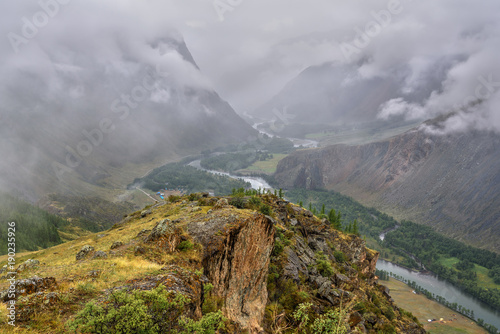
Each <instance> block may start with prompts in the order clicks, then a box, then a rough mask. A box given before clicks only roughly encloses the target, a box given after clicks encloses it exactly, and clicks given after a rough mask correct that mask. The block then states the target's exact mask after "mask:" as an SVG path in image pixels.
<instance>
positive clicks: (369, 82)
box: [252, 57, 460, 135]
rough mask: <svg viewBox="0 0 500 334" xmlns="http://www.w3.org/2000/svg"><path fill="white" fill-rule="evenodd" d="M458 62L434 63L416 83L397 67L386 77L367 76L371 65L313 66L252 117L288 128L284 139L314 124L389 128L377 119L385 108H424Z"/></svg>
mask: <svg viewBox="0 0 500 334" xmlns="http://www.w3.org/2000/svg"><path fill="white" fill-rule="evenodd" d="M459 58H460V57H443V58H440V59H437V60H435V61H434V63H433V65H432V66H430V68H429V70H428V71H425V72H424V73H420V74H419V76H418V80H415V79H416V78H412V72H411V70H410V69H409V68H408V67H397V66H395V67H394V68H393V70H392V71H391V72H390V73H384V75H377V74H374V75H362V74H361V72H362V68H363V67H364V66H365V67H369V62H368V61H362V62H360V63H357V64H349V65H339V64H334V63H325V64H322V65H318V66H311V67H308V68H306V69H305V70H303V71H302V72H301V73H300V74H299V75H297V76H296V77H295V78H294V79H292V80H291V81H290V82H288V84H287V85H286V86H285V87H284V88H283V89H282V90H281V91H280V92H279V93H278V94H276V95H275V96H274V97H273V98H271V99H270V100H269V101H268V102H266V103H265V104H264V105H262V106H261V107H259V108H257V109H256V110H255V111H254V112H253V113H252V115H253V116H256V117H259V118H261V119H266V120H271V119H275V120H276V121H280V122H284V123H285V124H284V125H285V126H284V129H281V128H280V130H282V132H283V133H287V130H289V131H292V130H291V129H293V131H294V132H295V133H288V134H287V135H301V133H300V128H301V127H304V126H305V127H307V126H308V125H309V124H316V125H317V126H318V125H324V124H325V123H326V124H331V125H337V126H338V125H341V126H346V125H354V126H355V125H360V124H370V123H373V122H378V123H380V124H384V123H387V122H386V121H381V120H380V119H377V114H378V113H379V107H380V106H381V105H382V104H384V103H385V102H387V101H389V100H391V99H395V98H401V97H404V99H405V100H406V101H408V102H413V103H422V101H424V100H425V99H427V98H428V97H429V96H430V94H431V93H432V92H433V91H439V90H440V88H441V85H442V82H443V80H444V78H445V77H446V72H447V70H448V69H449V68H450V66H451V64H453V62H454V61H455V60H456V59H459ZM409 82H412V83H409ZM403 121H404V119H402V118H394V119H392V120H391V122H392V123H395V122H403ZM281 134H282V133H281Z"/></svg>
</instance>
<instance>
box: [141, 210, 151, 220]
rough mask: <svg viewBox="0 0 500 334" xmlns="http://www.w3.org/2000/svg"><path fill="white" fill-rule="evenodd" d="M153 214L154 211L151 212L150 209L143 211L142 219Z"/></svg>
mask: <svg viewBox="0 0 500 334" xmlns="http://www.w3.org/2000/svg"><path fill="white" fill-rule="evenodd" d="M152 213H153V211H151V210H150V209H147V210H143V211H142V212H141V218H144V217H146V216H147V215H150V214H152Z"/></svg>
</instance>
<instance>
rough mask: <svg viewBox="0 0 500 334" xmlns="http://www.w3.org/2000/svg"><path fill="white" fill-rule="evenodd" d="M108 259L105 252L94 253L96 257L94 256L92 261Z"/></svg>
mask: <svg viewBox="0 0 500 334" xmlns="http://www.w3.org/2000/svg"><path fill="white" fill-rule="evenodd" d="M107 257H108V254H106V252H103V251H97V252H95V253H94V256H92V259H106V258H107Z"/></svg>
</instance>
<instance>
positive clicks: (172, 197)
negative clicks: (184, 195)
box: [168, 195, 181, 203]
mask: <svg viewBox="0 0 500 334" xmlns="http://www.w3.org/2000/svg"><path fill="white" fill-rule="evenodd" d="M180 199H181V197H180V196H177V195H170V196H168V201H169V202H170V203H176V202H178V201H179V200H180Z"/></svg>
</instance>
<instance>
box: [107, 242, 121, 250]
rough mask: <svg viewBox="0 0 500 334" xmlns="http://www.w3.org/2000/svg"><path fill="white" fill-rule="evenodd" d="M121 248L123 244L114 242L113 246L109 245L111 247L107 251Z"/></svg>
mask: <svg viewBox="0 0 500 334" xmlns="http://www.w3.org/2000/svg"><path fill="white" fill-rule="evenodd" d="M121 246H123V242H121V241H115V242H113V244H112V245H111V247H110V248H109V249H116V248H118V247H121Z"/></svg>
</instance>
